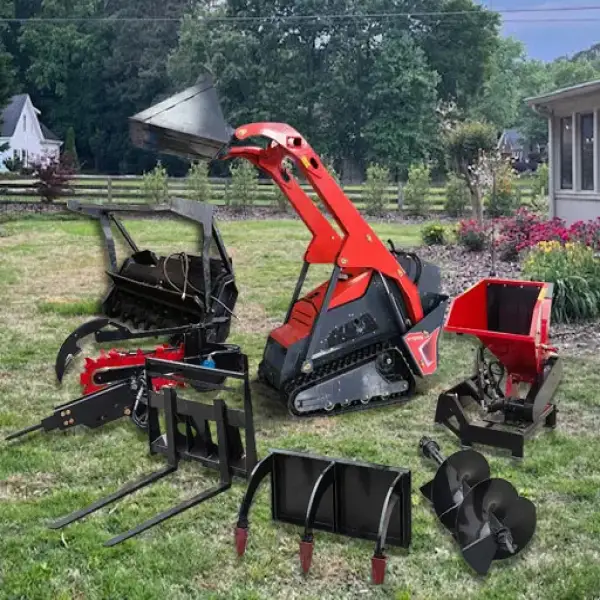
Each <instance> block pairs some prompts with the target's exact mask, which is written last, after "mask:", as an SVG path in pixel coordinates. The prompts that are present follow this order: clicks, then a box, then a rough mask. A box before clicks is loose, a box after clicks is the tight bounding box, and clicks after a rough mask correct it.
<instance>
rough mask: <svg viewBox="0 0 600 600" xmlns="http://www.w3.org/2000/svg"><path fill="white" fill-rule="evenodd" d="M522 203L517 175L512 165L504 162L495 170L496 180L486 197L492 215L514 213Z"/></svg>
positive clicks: (501, 215) (503, 215)
mask: <svg viewBox="0 0 600 600" xmlns="http://www.w3.org/2000/svg"><path fill="white" fill-rule="evenodd" d="M520 203H521V192H520V190H519V187H518V185H517V176H516V175H515V173H514V171H513V170H512V167H511V166H510V165H509V164H508V163H505V162H503V163H502V164H501V165H500V166H499V167H498V168H497V169H496V172H495V182H494V184H493V185H492V189H491V190H490V193H489V195H488V196H487V198H486V206H487V210H488V213H489V215H490V217H492V218H495V217H506V216H509V215H512V214H513V213H514V212H515V210H517V208H518V207H519V204H520Z"/></svg>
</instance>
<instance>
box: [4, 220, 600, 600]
mask: <svg viewBox="0 0 600 600" xmlns="http://www.w3.org/2000/svg"><path fill="white" fill-rule="evenodd" d="M376 229H377V232H378V233H379V234H380V235H381V237H382V239H384V240H386V239H388V238H392V239H394V240H395V241H396V243H397V245H400V244H407V245H414V244H416V243H418V240H419V230H418V228H416V227H414V226H404V225H403V226H400V225H381V226H377V227H376ZM131 231H132V233H133V234H134V237H135V238H136V239H139V241H140V245H145V244H148V245H149V246H150V247H151V248H152V249H154V250H157V251H161V252H162V251H168V250H179V249H184V248H188V249H190V248H193V244H194V235H193V230H192V229H191V228H188V227H185V226H181V225H176V224H172V223H169V222H165V221H144V222H141V221H140V222H134V223H132V226H131ZM221 232H222V235H223V238H224V240H225V243H226V244H227V246H228V248H229V250H230V252H231V254H232V256H233V260H234V264H235V267H236V275H237V279H238V284H239V288H240V300H239V304H238V306H237V310H236V312H237V314H238V316H239V320H238V321H235V323H234V329H233V334H232V336H231V338H230V341H231V342H233V343H238V344H241V345H242V346H243V348H244V349H245V351H246V352H247V353H248V354H249V356H250V358H251V367H252V370H253V373H255V370H256V367H257V364H258V361H259V360H260V357H261V352H262V348H263V345H264V342H265V339H266V336H267V334H268V332H269V331H270V329H271V328H272V327H273V326H274V325H275V324H277V323H278V322H280V320H281V318H282V317H283V315H284V311H285V309H286V308H287V304H288V301H289V298H290V296H291V293H292V290H293V286H294V284H295V280H296V277H297V274H298V272H299V270H300V266H301V258H302V255H303V251H304V248H305V246H306V243H307V241H308V235H307V232H306V231H305V229H304V227H303V226H302V224H301V223H300V222H294V221H277V222H253V221H247V222H236V223H223V224H221ZM4 234H5V235H4V237H0V302H1V303H2V310H1V311H0V340H1V341H2V343H1V344H0V434H2V437H4V435H6V434H8V433H9V432H11V431H13V430H15V429H17V428H20V427H23V426H26V425H29V424H31V423H34V422H36V420H39V418H40V417H42V416H45V415H46V414H47V413H48V411H49V410H50V409H51V407H52V406H53V405H56V404H59V403H62V402H66V401H68V400H69V399H71V398H74V397H75V396H76V395H77V393H78V390H79V386H78V382H77V375H76V374H75V373H71V374H70V376H69V377H68V378H67V381H66V382H65V384H64V385H63V387H61V388H59V387H57V386H56V384H55V380H54V377H53V364H54V358H55V352H56V351H57V349H58V347H59V346H60V343H61V342H62V340H63V339H64V337H65V336H66V335H67V334H68V333H69V332H70V331H71V330H72V329H73V328H74V327H75V326H77V325H78V324H80V323H81V322H82V319H84V318H86V317H85V316H84V315H86V314H87V313H89V312H90V311H92V310H93V308H94V306H95V302H96V301H97V300H98V298H99V297H100V296H101V294H102V292H103V291H104V289H105V283H106V282H105V276H104V273H103V268H104V264H103V259H102V247H101V244H100V240H99V238H98V236H97V230H96V228H95V227H94V224H93V223H91V222H89V221H87V220H75V219H59V218H56V217H54V218H50V217H43V218H30V219H27V220H22V221H13V222H9V223H7V224H6V225H4ZM325 274H326V271H325V270H321V271H320V272H316V273H315V275H314V276H313V278H312V280H311V281H312V282H313V283H316V282H317V281H318V280H319V279H320V278H323V277H325ZM441 353H442V357H441V366H440V369H439V372H438V373H437V374H436V375H435V376H434V377H433V378H432V379H431V380H430V385H429V391H428V392H427V393H426V394H424V395H421V396H419V397H416V398H414V399H413V400H412V401H411V402H410V403H408V404H406V405H404V406H401V407H390V408H388V409H381V410H373V411H368V412H365V413H357V414H351V415H345V416H341V417H335V418H331V419H327V418H320V419H312V420H305V421H295V420H292V419H290V418H288V417H287V416H286V413H285V411H283V410H281V408H280V407H279V406H278V405H277V404H276V403H275V401H274V400H273V399H272V398H269V397H266V396H263V395H261V393H260V392H261V387H260V386H259V385H256V386H254V397H253V400H254V406H255V416H256V432H257V442H258V450H259V454H260V456H261V457H262V456H265V455H266V453H267V452H268V449H269V448H286V449H295V450H300V451H310V452H313V453H319V454H325V455H328V456H331V457H346V458H351V459H359V460H365V461H372V462H377V463H381V464H388V465H396V466H401V467H407V468H410V469H412V472H413V498H412V501H413V542H412V546H411V549H410V552H409V553H404V552H402V551H399V550H396V549H393V548H391V549H389V556H390V559H389V561H388V572H387V578H386V584H385V585H384V586H382V587H374V586H372V585H371V584H370V558H371V555H372V552H373V544H372V543H370V542H365V541H360V540H350V539H348V538H344V537H337V536H333V535H328V534H324V533H317V534H316V544H315V555H314V560H313V568H312V570H311V573H310V574H309V576H308V578H305V577H304V576H303V575H302V574H301V570H300V567H299V560H298V541H299V533H300V529H299V528H296V527H292V526H287V525H281V524H274V523H272V522H271V518H270V498H269V491H268V489H263V490H262V491H261V493H260V494H259V497H258V499H257V502H256V504H255V506H254V509H253V512H252V513H251V534H250V541H249V547H248V552H247V555H246V556H245V558H244V559H243V560H238V559H237V557H236V554H235V549H234V544H233V528H234V524H235V521H236V516H237V510H238V508H239V502H240V500H241V498H242V495H243V492H244V485H243V483H242V482H237V483H236V484H235V485H234V486H233V488H232V490H230V492H229V493H227V494H223V495H221V496H218V497H217V498H215V499H213V500H211V501H209V502H207V503H205V504H203V505H201V506H199V507H197V508H194V509H191V510H189V511H187V512H186V513H184V514H183V515H180V516H179V517H176V518H174V519H172V520H170V521H167V522H166V523H164V524H162V525H159V526H158V527H155V528H154V529H152V530H151V531H149V532H147V533H145V534H143V535H141V536H139V537H137V538H135V539H134V540H131V541H129V542H126V543H124V544H122V545H120V546H117V547H115V548H112V549H109V548H104V547H103V546H102V544H103V542H104V541H106V540H107V539H108V538H109V537H112V536H113V535H115V534H117V533H119V532H121V531H124V530H126V529H128V528H130V527H132V526H133V525H135V524H137V523H138V522H140V521H142V520H144V519H146V518H149V517H151V516H152V515H154V514H156V513H157V512H160V511H162V510H164V509H166V508H168V507H170V506H171V505H173V504H175V503H177V502H178V501H179V500H181V499H184V498H187V497H190V496H192V495H193V494H195V493H197V492H199V491H201V490H202V489H206V488H207V487H210V486H212V485H214V484H215V483H216V481H217V474H216V473H213V472H211V471H208V470H206V469H203V468H201V467H199V466H197V465H194V464H186V465H184V466H183V468H182V469H181V470H180V471H179V472H178V473H177V474H176V475H175V476H173V477H171V478H167V479H166V480H163V481H161V482H159V483H157V484H155V485H153V486H151V487H150V488H149V489H147V490H145V491H142V492H140V493H137V494H134V495H132V496H130V497H129V498H127V499H126V500H124V501H122V502H120V503H117V504H116V505H114V506H112V507H111V508H109V509H108V508H107V509H104V510H103V511H100V512H99V513H97V514H95V515H93V516H90V517H88V518H87V519H85V520H83V521H81V522H80V523H77V524H74V525H72V526H70V527H68V528H66V529H64V530H62V531H52V530H50V529H48V528H47V524H48V522H49V521H51V520H53V519H55V518H57V517H59V516H62V515H63V514H65V513H67V512H70V511H72V510H74V509H76V508H79V507H81V506H83V505H85V504H87V503H89V502H91V501H93V500H94V499H95V498H97V497H99V496H101V495H103V494H106V493H109V492H111V491H113V490H115V489H116V488H117V487H119V486H120V485H122V484H124V483H125V482H127V481H129V480H130V479H134V478H136V477H138V476H140V475H142V474H144V473H148V472H150V471H152V470H154V469H156V468H158V467H159V466H161V465H162V460H161V459H160V458H154V459H151V458H149V457H148V455H147V443H146V439H145V437H144V436H143V435H142V434H141V433H140V432H138V431H137V430H136V428H135V427H134V426H133V425H132V424H130V423H129V422H127V421H125V420H123V421H120V422H115V423H112V424H110V425H108V426H107V427H105V428H102V429H99V430H96V431H90V430H85V429H74V430H72V431H70V432H69V433H57V432H54V433H50V434H38V435H35V436H32V437H31V438H27V439H24V440H23V441H22V442H20V443H13V444H6V443H4V442H2V443H1V445H0V540H1V542H0V597H1V598H11V599H13V598H15V599H16V598H25V599H28V600H29V599H32V600H33V599H35V600H37V599H44V598H48V599H52V600H58V599H60V600H62V599H71V598H73V599H86V600H87V599H96V598H98V599H107V598H110V599H121V598H127V599H136V598H139V599H143V600H149V599H152V598H157V599H158V598H160V599H163V598H169V599H170V598H174V599H175V598H176V599H186V598H223V599H226V598H227V599H235V598H264V599H272V598H281V599H288V598H314V599H323V598H332V599H334V598H335V599H337V598H398V599H399V598H423V599H425V598H436V599H437V598H452V599H454V598H497V599H499V600H500V599H502V600H504V599H508V598H511V599H512V598H531V599H539V598H549V599H553V600H557V599H563V598H564V599H565V600H566V599H569V600H571V599H578V598H589V599H592V598H598V596H599V594H600V461H599V457H600V438H599V437H598V429H599V427H600V398H599V395H598V390H600V358H598V357H590V358H586V359H568V360H566V364H565V369H566V374H565V379H564V382H563V385H562V387H561V389H560V393H559V400H560V409H561V412H560V414H559V426H558V429H557V430H556V431H554V432H551V433H549V432H542V433H541V434H540V435H539V436H537V437H536V438H535V439H534V440H532V441H530V442H529V443H528V444H527V447H526V458H525V460H524V461H523V462H520V463H519V462H514V461H512V460H511V459H510V458H509V457H507V456H505V455H503V454H498V453H492V452H490V453H487V452H486V455H487V456H488V458H489V461H490V465H491V468H492V473H493V474H494V475H496V476H499V477H505V478H507V479H509V480H510V481H511V482H512V483H514V485H515V486H516V487H517V489H518V490H519V491H520V492H521V493H523V494H525V495H526V496H527V497H529V498H531V499H532V500H533V501H534V502H535V504H536V507H537V513H538V528H537V532H536V535H535V537H534V539H533V541H532V543H531V545H530V547H529V548H528V549H527V550H526V551H524V552H523V553H522V554H520V555H519V556H518V557H516V558H515V559H511V560H509V561H507V562H505V563H502V564H498V563H496V564H495V565H494V567H493V568H492V570H491V571H490V573H489V575H488V577H487V578H485V579H484V578H478V577H475V576H473V575H472V574H471V572H470V571H469V570H468V569H467V567H466V565H465V563H464V562H463V560H462V559H461V557H460V555H459V553H458V551H457V547H456V545H455V544H454V543H453V541H452V540H451V538H450V537H449V535H447V534H446V533H445V532H444V530H443V529H442V528H441V527H440V526H439V525H438V523H437V521H436V519H435V517H434V515H433V514H432V512H431V511H430V510H429V508H428V507H427V506H426V505H425V503H424V502H423V500H422V499H421V497H420V495H419V493H418V487H419V486H420V485H422V484H423V483H424V482H425V481H427V480H428V479H429V478H431V477H432V475H433V473H434V471H435V469H434V467H433V465H432V464H430V463H427V462H425V461H423V460H421V459H420V458H419V456H418V452H417V445H418V441H419V439H420V437H421V436H422V435H424V434H427V435H434V436H435V438H436V439H437V440H438V441H439V442H440V443H441V445H442V448H443V451H444V452H445V453H446V454H450V453H452V452H454V451H456V450H457V449H458V444H457V441H456V439H455V438H454V437H453V436H452V435H451V434H449V433H447V432H445V431H441V430H437V429H435V428H434V426H433V423H432V421H433V414H434V409H435V400H436V397H437V394H439V392H440V391H441V390H443V389H445V388H447V387H449V386H450V385H451V384H453V383H454V382H456V381H457V380H459V379H461V378H462V377H464V376H466V375H467V374H468V371H469V369H470V367H471V364H472V356H471V344H470V342H469V341H468V340H460V341H459V340H457V339H454V338H452V337H450V336H447V337H444V338H443V340H442V343H441ZM233 402H234V403H235V402H236V400H233ZM484 452H485V450H484Z"/></svg>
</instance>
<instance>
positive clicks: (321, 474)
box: [235, 450, 411, 584]
mask: <svg viewBox="0 0 600 600" xmlns="http://www.w3.org/2000/svg"><path fill="white" fill-rule="evenodd" d="M268 475H270V479H271V498H272V503H271V512H272V518H273V519H274V520H275V521H281V522H283V523H291V524H293V525H300V526H302V525H303V526H304V534H303V536H302V538H301V541H300V563H301V566H302V570H303V571H304V573H307V572H308V571H309V569H310V566H311V563H312V556H313V549H314V535H313V531H314V530H315V529H318V530H322V531H328V532H330V533H336V534H339V535H345V536H349V537H354V538H360V539H365V540H373V541H375V542H376V547H375V553H374V555H373V559H372V578H373V582H374V583H376V584H380V583H383V579H384V573H385V563H386V556H385V554H384V550H385V545H386V544H388V545H392V546H400V547H403V548H408V547H409V545H410V540H411V502H410V488H411V474H410V471H408V470H405V469H399V468H393V467H386V466H381V465H374V464H369V463H359V462H354V461H350V460H342V459H330V458H327V457H324V456H313V455H310V454H303V453H300V452H289V451H283V450H275V451H272V452H271V453H270V454H269V455H268V456H267V457H266V458H264V459H263V460H262V461H261V462H260V463H259V464H258V465H257V466H256V468H255V469H254V471H253V473H252V475H251V477H250V480H249V482H248V489H247V491H246V494H245V496H244V499H243V501H242V505H241V507H240V512H239V516H238V522H237V528H236V534H235V542H236V549H237V552H238V554H239V555H242V554H244V553H245V551H246V544H247V540H248V514H249V512H250V508H251V505H252V501H253V499H254V496H255V494H256V492H257V490H258V488H259V486H260V484H261V482H262V481H263V480H264V479H265V478H266V477H267V476H268Z"/></svg>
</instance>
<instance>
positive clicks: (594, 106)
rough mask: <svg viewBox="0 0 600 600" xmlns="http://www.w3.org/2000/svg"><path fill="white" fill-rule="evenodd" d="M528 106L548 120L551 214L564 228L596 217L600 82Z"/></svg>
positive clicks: (599, 171) (599, 212)
mask: <svg viewBox="0 0 600 600" xmlns="http://www.w3.org/2000/svg"><path fill="white" fill-rule="evenodd" d="M527 103H528V104H529V106H531V107H532V108H533V109H534V110H535V111H536V112H538V113H539V114H540V115H543V116H545V117H547V119H548V132H549V135H548V137H549V143H548V166H549V172H550V181H549V190H550V213H551V216H556V217H560V218H561V219H564V220H565V221H566V222H567V223H568V224H571V223H573V222H574V221H578V220H584V221H587V220H592V219H596V218H597V217H600V145H599V140H600V81H590V82H589V83H584V84H581V85H576V86H573V87H570V88H565V89H561V90H557V91H555V92H552V93H549V94H545V95H543V96H538V97H536V98H528V99H527Z"/></svg>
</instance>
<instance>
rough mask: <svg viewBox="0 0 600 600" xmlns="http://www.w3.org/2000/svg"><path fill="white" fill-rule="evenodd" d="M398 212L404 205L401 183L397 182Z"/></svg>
mask: <svg viewBox="0 0 600 600" xmlns="http://www.w3.org/2000/svg"><path fill="white" fill-rule="evenodd" d="M397 203H398V210H400V211H401V210H402V205H403V204H404V188H403V187H402V181H400V180H398V198H397Z"/></svg>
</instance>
